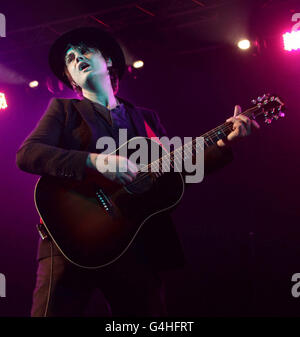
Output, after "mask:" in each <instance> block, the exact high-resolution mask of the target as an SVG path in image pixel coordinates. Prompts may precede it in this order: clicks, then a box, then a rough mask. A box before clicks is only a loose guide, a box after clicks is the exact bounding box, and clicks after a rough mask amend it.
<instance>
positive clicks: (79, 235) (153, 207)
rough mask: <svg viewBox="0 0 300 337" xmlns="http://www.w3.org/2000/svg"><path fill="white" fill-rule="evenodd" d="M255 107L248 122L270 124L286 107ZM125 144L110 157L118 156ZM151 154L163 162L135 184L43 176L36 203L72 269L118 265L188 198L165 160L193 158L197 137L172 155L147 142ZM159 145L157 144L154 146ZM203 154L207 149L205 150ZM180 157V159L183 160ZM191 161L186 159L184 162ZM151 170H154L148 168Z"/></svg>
mask: <svg viewBox="0 0 300 337" xmlns="http://www.w3.org/2000/svg"><path fill="white" fill-rule="evenodd" d="M252 102H253V104H254V106H253V107H252V108H250V109H248V110H246V111H244V112H242V113H241V114H243V115H245V116H247V117H249V118H250V119H259V118H263V119H264V121H265V122H266V123H267V124H270V123H271V121H272V120H273V119H275V120H276V119H278V118H280V117H283V116H284V112H283V110H284V103H283V102H282V101H281V99H280V98H279V97H278V96H274V95H270V94H267V95H263V96H262V97H258V98H257V99H256V100H253V101H252ZM231 131H232V123H229V122H226V123H224V124H222V125H220V126H218V127H216V128H214V129H212V130H210V131H209V132H207V133H205V134H204V135H202V136H201V137H203V138H204V149H205V148H207V147H209V146H211V145H213V144H215V143H216V142H217V141H218V140H219V139H223V138H225V137H226V136H227V135H228V134H229V133H230V132H231ZM136 138H139V137H135V138H132V139H131V140H129V141H128V142H127V143H125V144H123V145H122V146H121V147H120V148H119V149H117V150H116V151H115V152H113V153H112V154H117V153H119V151H120V149H121V148H122V147H123V146H127V147H128V148H130V147H131V146H130V145H131V144H130V142H134V140H136ZM144 139H145V141H146V142H147V144H148V146H149V148H151V146H152V147H155V146H158V147H159V148H160V151H159V153H160V154H159V157H158V158H157V159H156V160H155V161H153V162H152V163H150V164H151V165H152V166H151V167H156V170H155V171H156V172H151V171H149V172H147V171H146V170H145V168H143V170H140V171H139V172H138V174H137V176H136V178H135V180H134V181H133V182H131V183H128V184H127V185H125V186H124V185H120V184H118V183H116V182H112V181H111V180H109V179H106V178H105V177H104V176H103V175H102V174H100V173H98V172H97V171H95V170H94V173H91V174H88V175H86V177H85V178H84V179H83V180H82V181H75V180H72V179H62V178H57V177H53V176H42V177H41V178H40V179H39V180H38V182H37V184H36V187H35V192H34V201H35V205H36V208H37V211H38V213H39V215H40V217H41V219H42V221H43V226H44V230H45V231H46V235H47V236H49V237H50V238H51V239H52V240H53V241H54V243H55V244H56V245H57V247H58V248H59V250H60V251H61V253H62V254H63V255H64V256H65V257H66V258H67V259H68V260H69V261H70V262H72V263H73V264H75V265H77V266H80V267H83V268H90V269H92V268H95V269H96V268H101V267H104V266H107V265H109V264H111V263H113V262H114V261H116V260H117V259H118V258H119V257H120V256H122V254H124V253H125V252H126V250H127V249H128V247H129V246H130V245H131V244H132V242H133V240H134V239H135V237H136V236H137V235H138V232H139V230H140V229H141V227H142V226H143V224H144V223H145V222H146V221H147V220H148V219H149V218H150V217H152V216H153V215H155V214H157V213H160V212H164V211H167V210H170V209H172V208H173V207H174V206H175V205H177V204H178V203H179V201H180V200H181V198H182V196H183V193H184V187H185V182H184V177H183V174H182V173H180V172H176V170H171V172H165V170H164V169H163V165H162V163H163V160H164V159H165V158H166V156H167V157H168V159H169V160H170V164H171V166H172V167H175V166H176V160H178V158H179V157H180V160H182V151H184V153H185V154H186V153H189V154H190V155H191V156H193V155H195V153H197V151H198V150H199V149H197V145H196V144H198V142H197V137H195V138H193V139H192V141H191V142H190V143H187V144H184V145H183V146H182V147H181V148H177V149H176V150H174V151H170V152H167V151H165V150H164V149H163V148H162V147H161V146H160V145H159V144H158V143H157V141H156V140H153V139H151V138H144ZM154 143H155V144H154ZM202 150H203V149H202ZM179 154H180V156H179ZM186 159H190V158H188V156H186V155H185V157H184V160H186ZM149 167H150V165H149Z"/></svg>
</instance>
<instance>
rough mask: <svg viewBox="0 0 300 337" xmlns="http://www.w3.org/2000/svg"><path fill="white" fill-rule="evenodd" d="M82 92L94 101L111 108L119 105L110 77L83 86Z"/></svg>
mask: <svg viewBox="0 0 300 337" xmlns="http://www.w3.org/2000/svg"><path fill="white" fill-rule="evenodd" d="M82 94H83V96H84V97H86V98H87V99H89V100H91V101H92V102H95V103H99V104H101V105H103V106H105V107H107V108H109V109H113V108H114V107H115V106H116V105H117V100H116V97H115V95H114V92H113V89H112V86H111V82H110V78H109V77H108V78H106V79H103V81H97V82H96V83H93V84H92V85H91V84H90V85H89V86H88V87H86V88H82Z"/></svg>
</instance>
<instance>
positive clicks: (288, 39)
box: [282, 30, 300, 51]
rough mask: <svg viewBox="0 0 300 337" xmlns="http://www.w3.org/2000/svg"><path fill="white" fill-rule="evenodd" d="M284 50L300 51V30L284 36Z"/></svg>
mask: <svg viewBox="0 0 300 337" xmlns="http://www.w3.org/2000/svg"><path fill="white" fill-rule="evenodd" d="M282 37H283V44H284V49H285V50H288V51H292V50H297V49H300V30H296V31H293V32H291V33H285V34H283V35H282Z"/></svg>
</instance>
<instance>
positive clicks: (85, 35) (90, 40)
mask: <svg viewBox="0 0 300 337" xmlns="http://www.w3.org/2000/svg"><path fill="white" fill-rule="evenodd" d="M81 42H84V43H86V44H88V45H91V46H93V47H95V48H98V49H99V50H100V51H101V52H102V53H103V54H104V55H105V56H108V57H110V58H111V60H112V64H113V66H114V67H115V68H116V69H117V73H118V76H119V79H121V78H122V76H123V74H124V71H125V68H126V62H125V56H124V53H123V51H122V48H121V46H120V45H119V43H118V42H117V41H116V40H115V38H113V37H112V36H111V35H110V34H109V33H108V32H106V31H104V30H102V29H99V28H96V27H81V28H76V29H73V30H71V31H68V32H66V33H64V34H62V35H61V36H60V37H59V38H58V39H57V40H56V41H55V42H54V43H53V44H52V46H51V47H50V51H49V55H48V61H49V66H50V68H51V70H52V72H53V73H54V75H55V76H56V77H57V78H58V79H59V80H60V81H62V82H63V83H64V84H66V85H67V86H68V87H69V88H72V86H71V84H70V82H69V80H68V78H67V76H66V75H65V72H64V68H65V53H66V48H67V46H68V44H69V43H70V44H72V45H77V44H79V43H81Z"/></svg>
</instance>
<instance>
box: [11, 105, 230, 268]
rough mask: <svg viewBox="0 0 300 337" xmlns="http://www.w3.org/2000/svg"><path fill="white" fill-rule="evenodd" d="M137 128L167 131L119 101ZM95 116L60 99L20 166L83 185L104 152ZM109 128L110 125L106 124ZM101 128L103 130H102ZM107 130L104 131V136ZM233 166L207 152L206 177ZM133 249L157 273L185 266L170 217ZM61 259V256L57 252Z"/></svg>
mask: <svg viewBox="0 0 300 337" xmlns="http://www.w3.org/2000/svg"><path fill="white" fill-rule="evenodd" d="M118 99H119V101H121V103H123V104H124V106H125V108H126V111H127V112H128V114H129V115H130V117H131V120H132V121H133V123H134V126H135V130H136V133H137V135H139V136H147V132H146V129H145V121H146V123H147V124H148V125H149V126H150V128H151V129H152V130H153V132H154V133H155V134H156V135H157V136H158V137H162V136H163V135H165V129H164V128H163V126H162V125H161V123H160V120H159V117H158V115H157V114H156V113H155V112H154V111H151V110H148V109H145V108H140V107H134V106H133V105H132V104H130V103H129V102H127V101H125V100H123V99H121V98H118ZM95 118H96V115H95V110H94V108H93V105H92V104H91V102H90V101H89V100H87V99H85V98H84V99H83V100H78V99H58V98H54V99H52V100H51V101H50V103H49V106H48V108H47V110H46V112H45V114H44V115H43V116H42V118H41V119H40V121H39V122H38V124H37V126H36V127H35V129H34V130H33V131H32V133H31V134H30V135H29V136H28V137H27V138H26V139H25V141H24V142H23V144H22V145H21V147H20V148H19V150H18V152H17V158H16V159H17V165H18V167H19V168H20V169H21V170H23V171H26V172H29V173H33V174H37V175H51V176H56V177H65V178H66V179H68V178H72V179H76V180H79V181H80V180H82V179H83V178H84V176H85V174H86V172H87V168H86V160H87V156H88V154H89V153H91V152H93V153H95V152H98V150H97V149H96V141H97V139H98V138H99V137H100V136H101V135H99V129H97V130H98V133H96V130H95V125H96V123H99V120H98V122H97V121H96V119H95ZM103 123H104V121H103ZM98 126H99V125H98ZM107 135H108V134H107V133H106V134H105V128H103V135H102V136H107ZM231 160H232V153H231V151H230V150H228V149H221V148H219V147H218V146H215V145H213V146H210V147H209V148H208V149H206V150H205V174H207V173H210V172H212V171H214V170H216V169H217V168H220V167H222V166H224V165H225V164H226V163H228V162H230V161H231ZM132 249H135V250H136V252H137V254H138V255H139V256H140V257H141V259H142V260H143V261H146V262H147V263H150V264H151V265H152V266H153V268H155V269H157V270H164V269H169V268H175V267H179V266H182V265H184V254H183V251H182V248H181V244H180V240H179V239H178V236H177V233H176V229H175V227H174V224H173V222H172V220H171V217H170V215H169V213H167V212H164V213H162V214H159V215H155V216H154V217H152V218H150V219H149V221H148V222H147V223H146V224H145V225H144V226H143V227H142V229H141V230H140V232H139V234H138V236H137V238H136V240H135V242H134V245H133V247H132ZM54 253H55V254H60V253H59V251H58V249H55V252H54ZM49 255H50V249H49V244H48V243H47V240H44V241H43V242H40V248H39V253H38V257H39V258H43V257H46V256H49Z"/></svg>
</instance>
